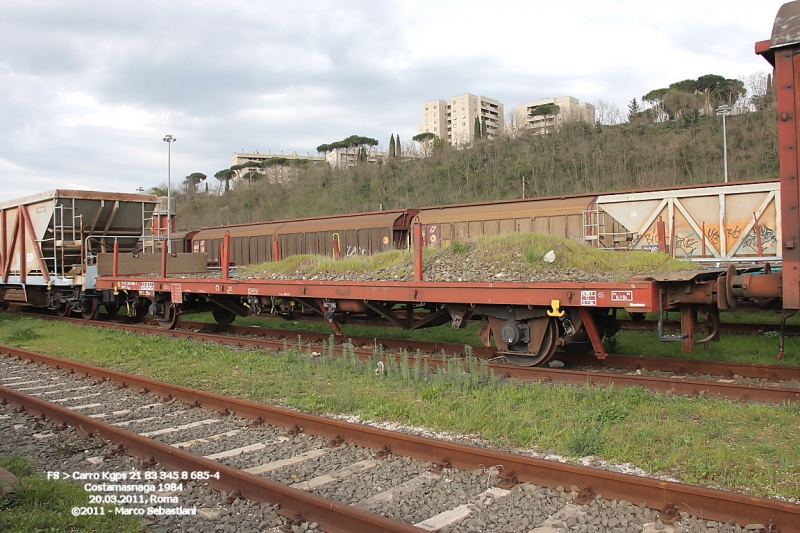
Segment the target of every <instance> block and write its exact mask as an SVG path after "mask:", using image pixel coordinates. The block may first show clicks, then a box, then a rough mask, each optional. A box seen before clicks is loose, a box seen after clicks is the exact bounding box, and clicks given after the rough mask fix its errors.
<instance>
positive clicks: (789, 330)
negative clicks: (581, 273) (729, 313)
mask: <svg viewBox="0 0 800 533" xmlns="http://www.w3.org/2000/svg"><path fill="white" fill-rule="evenodd" d="M619 325H620V326H621V327H622V329H624V330H630V331H655V330H656V327H657V326H658V322H657V321H655V320H640V321H633V320H620V321H619ZM665 325H666V326H669V327H670V328H671V329H674V330H680V329H681V323H680V322H665ZM780 329H781V326H780V324H751V323H748V322H741V323H733V322H722V323H720V325H719V332H720V333H724V334H726V335H759V334H763V333H765V332H767V331H780ZM786 335H787V336H789V337H796V336H798V335H800V326H798V325H795V324H787V325H786Z"/></svg>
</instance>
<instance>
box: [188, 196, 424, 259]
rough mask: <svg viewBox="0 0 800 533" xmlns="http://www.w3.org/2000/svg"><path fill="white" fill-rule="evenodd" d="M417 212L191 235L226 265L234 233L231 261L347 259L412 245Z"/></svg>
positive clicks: (196, 245)
mask: <svg viewBox="0 0 800 533" xmlns="http://www.w3.org/2000/svg"><path fill="white" fill-rule="evenodd" d="M416 214H417V210H415V209H403V210H393V211H380V212H373V213H356V214H352V215H337V216H325V217H313V218H303V219H296V220H276V221H272V222H260V223H255V224H236V225H231V226H219V227H212V228H205V229H202V230H200V231H197V232H194V233H190V234H187V236H186V238H187V239H190V240H191V251H193V252H195V253H206V254H208V259H209V261H210V262H211V263H213V264H217V265H218V264H219V262H220V258H221V255H220V249H221V245H222V241H223V239H224V238H225V236H226V235H230V242H231V249H230V261H231V263H232V264H234V265H250V264H258V263H263V262H265V261H275V260H280V259H281V258H284V257H287V256H289V255H295V254H318V255H319V254H321V255H329V256H340V257H347V256H351V255H364V254H372V253H376V252H385V251H389V250H395V249H400V248H407V247H408V228H409V227H410V225H411V220H412V219H413V218H414V216H416Z"/></svg>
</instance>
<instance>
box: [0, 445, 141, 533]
mask: <svg viewBox="0 0 800 533" xmlns="http://www.w3.org/2000/svg"><path fill="white" fill-rule="evenodd" d="M0 466H2V467H3V468H5V469H7V470H8V471H9V472H11V473H12V474H14V475H15V476H17V477H19V478H20V483H19V486H18V487H15V490H14V491H13V492H11V493H9V494H4V495H2V496H0V531H5V532H8V533H33V532H36V533H61V532H65V531H68V532H70V533H106V532H108V533H126V532H130V533H135V532H140V531H142V526H141V524H140V523H139V520H138V519H136V518H134V517H131V516H117V515H113V514H112V508H111V507H106V508H105V512H106V514H105V516H91V515H89V516H77V517H76V516H72V513H71V509H72V508H73V507H76V506H77V507H90V504H89V494H88V493H87V492H86V491H84V490H83V489H82V488H81V487H79V486H77V485H75V484H73V483H68V482H65V481H58V480H48V479H45V478H44V477H42V476H40V475H34V474H33V463H32V462H31V461H30V460H29V459H27V458H25V457H19V456H18V455H16V454H14V455H10V456H7V457H2V458H0ZM92 506H93V505H92Z"/></svg>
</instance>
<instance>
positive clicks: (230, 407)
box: [0, 347, 800, 533]
mask: <svg viewBox="0 0 800 533" xmlns="http://www.w3.org/2000/svg"><path fill="white" fill-rule="evenodd" d="M0 352H2V353H5V354H7V355H11V356H15V357H20V358H24V359H29V360H32V361H35V362H38V363H41V364H48V365H50V366H54V367H56V368H60V369H62V370H69V371H74V372H76V373H81V374H86V375H89V376H91V377H93V378H95V379H105V380H111V381H114V382H116V383H118V384H120V385H122V386H127V387H131V388H135V389H140V390H145V389H146V390H148V391H151V392H154V393H156V394H159V395H162V396H164V397H168V398H175V399H177V400H180V401H183V402H186V403H188V404H192V405H199V406H202V407H205V408H208V409H213V410H217V411H219V412H223V413H229V412H232V413H235V414H236V415H237V416H241V417H244V418H249V419H252V420H258V421H262V422H265V423H269V424H272V425H275V426H281V427H290V428H291V427H294V426H300V427H301V428H302V429H303V430H304V431H305V432H307V433H310V434H314V435H317V436H320V437H328V438H335V437H339V438H341V439H342V440H344V441H345V442H348V443H352V444H355V445H358V446H362V447H367V448H384V447H385V448H386V449H387V450H389V451H390V452H391V453H393V454H395V455H401V456H410V457H414V458H417V459H420V460H423V461H431V462H435V463H439V462H444V463H449V464H450V465H452V466H454V467H457V468H462V469H468V470H472V469H476V468H481V467H485V465H500V466H502V470H503V471H504V472H505V473H506V474H508V475H512V473H513V475H514V476H516V478H517V479H518V480H520V481H525V482H529V483H535V484H537V485H544V486H550V487H553V486H557V485H565V486H569V485H575V486H578V487H586V486H588V487H589V488H590V489H591V490H592V491H593V492H594V493H596V494H602V496H603V497H604V498H607V499H614V498H616V499H624V500H627V501H630V502H632V503H634V504H637V505H638V504H642V503H644V504H645V505H647V507H650V508H651V509H656V510H663V509H665V508H666V507H667V506H668V504H674V505H675V507H676V508H677V509H678V510H679V511H685V512H687V513H690V514H692V515H697V513H701V515H702V518H704V519H709V520H717V521H722V522H726V521H728V520H730V519H733V520H735V521H736V522H737V523H739V524H749V523H755V522H759V523H763V524H767V523H768V522H769V521H770V520H772V522H773V523H774V524H775V525H776V526H778V527H779V528H780V530H781V531H783V532H784V533H800V505H797V504H794V503H790V502H783V501H776V500H770V499H767V498H761V497H756V496H749V495H746V494H739V493H734V492H726V491H720V490H714V489H709V488H704V487H696V486H692V485H686V484H683V483H677V482H672V481H663V480H658V479H652V478H645V477H639V476H633V475H630V474H621V473H617V472H609V471H605V470H598V469H593V468H588V467H582V466H577V465H571V464H563V463H558V462H555V461H546V460H543V459H536V458H533V457H526V456H522V455H515V454H510V453H506V452H499V451H494V450H486V449H481V448H477V447H474V446H466V445H462V444H456V443H452V442H445V441H439V440H433V439H426V438H423V437H417V436H414V435H408V434H404V433H394V432H390V431H386V430H382V429H377V428H372V427H369V426H364V425H360V424H352V423H348V422H342V421H338V420H331V419H327V418H322V417H317V416H313V415H309V414H305V413H301V412H297V411H290V410H287V409H281V408H277V407H272V406H267V405H263V404H258V403H255V402H249V401H245V400H239V399H236V398H226V397H224V396H221V395H218V394H213V393H209V392H203V391H198V390H195V389H190V388H188V387H182V386H177V385H171V384H168V383H164V382H160V381H156V380H152V379H148V378H143V377H139V376H131V375H128V374H123V373H121V372H116V371H111V370H105V369H102V368H98V367H94V366H91V365H86V364H82V363H76V362H72V361H68V360H65V359H59V358H56V357H51V356H47V355H43V354H37V353H35V352H31V351H28V350H22V349H18V348H9V347H1V348H0ZM8 390H9V389H5V388H0V394H2V395H6V394H7V393H6V391H8ZM39 401H41V400H39ZM48 416H50V415H48ZM70 416H81V421H80V423H77V422H76V423H77V424H78V425H80V426H82V427H83V429H84V430H89V428H98V430H99V429H100V428H101V424H102V426H106V424H103V423H102V422H99V421H97V420H94V419H87V421H85V423H84V421H83V420H82V418H83V417H82V415H75V414H70ZM54 418H55V417H54ZM73 420H77V419H73ZM68 423H69V422H68ZM103 429H105V428H103ZM116 429H118V428H116ZM92 430H93V429H92ZM101 433H102V432H101ZM163 446H164V449H163V450H162V454H163V455H160V456H159V457H156V459H158V460H159V461H162V462H164V463H165V464H170V463H167V461H168V460H169V459H170V457H171V456H177V454H178V452H180V450H177V449H174V448H171V447H168V446H166V445H163ZM166 448H170V449H166ZM131 449H132V450H133V451H135V452H136V451H139V448H137V447H133V448H131ZM184 460H186V459H184V458H182V459H179V460H178V463H177V465H176V466H175V468H185V467H186V466H185V465H184V463H182V462H181V461H184ZM211 465H213V469H214V470H220V472H222V466H223V465H219V464H218V463H216V462H211ZM192 468H194V467H193V466H192ZM202 468H209V465H208V464H205V463H204V464H203V467H202ZM231 476H233V473H228V472H227V471H226V476H225V479H226V480H234V479H238V478H234V477H231ZM247 480H250V478H249V477H248V478H247ZM265 481H266V480H264V482H265ZM231 482H233V481H231ZM254 483H255V481H254V480H250V481H249V483H248V484H244V485H242V486H241V487H237V488H242V489H244V490H242V494H243V495H246V496H248V497H249V495H250V494H251V491H255V489H256V485H254ZM261 490H263V489H261ZM286 490H289V489H286ZM291 494H294V492H292V493H291ZM316 503H317V500H314V501H308V502H306V501H301V500H297V505H298V506H299V505H303V506H304V507H303V508H302V509H301V512H306V513H320V515H323V509H320V508H319V507H316V506H315V505H316ZM308 516H309V517H312V516H313V517H314V519H315V520H316V516H314V515H312V514H308ZM324 516H325V517H326V519H328V520H331V518H330V516H328V515H324ZM320 523H321V524H322V523H323V522H322V521H320ZM406 527H408V528H410V529H407V531H417V529H414V528H411V526H406ZM351 531H368V530H366V529H351ZM372 531H375V530H374V529H373V530H372Z"/></svg>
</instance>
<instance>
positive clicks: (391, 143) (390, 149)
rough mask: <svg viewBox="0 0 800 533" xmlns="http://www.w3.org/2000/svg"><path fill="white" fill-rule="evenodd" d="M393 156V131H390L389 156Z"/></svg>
mask: <svg viewBox="0 0 800 533" xmlns="http://www.w3.org/2000/svg"><path fill="white" fill-rule="evenodd" d="M394 156H395V151H394V133H392V136H391V137H389V157H394Z"/></svg>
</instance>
